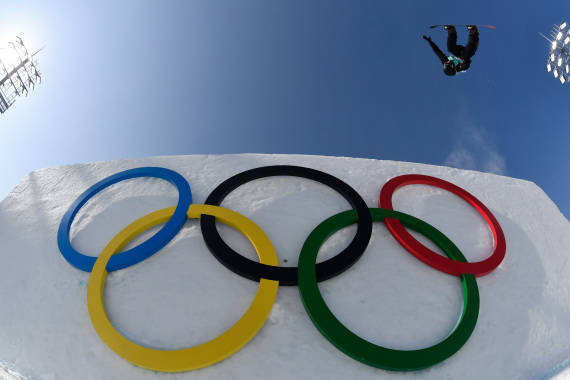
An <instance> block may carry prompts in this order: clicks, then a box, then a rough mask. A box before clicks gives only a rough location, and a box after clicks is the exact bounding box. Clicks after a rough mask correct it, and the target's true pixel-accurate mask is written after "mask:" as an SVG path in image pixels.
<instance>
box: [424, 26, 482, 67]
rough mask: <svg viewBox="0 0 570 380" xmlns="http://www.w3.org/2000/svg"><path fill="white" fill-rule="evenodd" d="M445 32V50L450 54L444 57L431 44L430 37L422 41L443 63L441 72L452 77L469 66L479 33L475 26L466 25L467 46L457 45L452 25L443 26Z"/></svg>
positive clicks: (475, 49)
mask: <svg viewBox="0 0 570 380" xmlns="http://www.w3.org/2000/svg"><path fill="white" fill-rule="evenodd" d="M443 28H444V29H446V30H447V50H448V51H449V52H450V53H451V54H452V55H450V56H446V55H445V54H443V52H442V51H441V50H440V49H439V47H438V46H437V45H436V44H435V43H433V42H432V40H431V37H428V36H425V35H424V36H423V38H424V40H426V41H427V42H429V44H430V46H431V48H432V49H433V51H434V52H435V54H436V55H437V56H438V57H439V59H440V60H441V63H443V72H444V73H445V74H446V75H449V76H453V75H455V74H456V73H458V72H461V71H465V70H467V69H468V68H469V66H471V57H473V55H475V51H477V47H478V46H479V31H478V30H477V26H476V25H467V29H468V30H469V40H468V41H467V45H465V46H462V45H457V31H456V30H455V26H454V25H444V27H443Z"/></svg>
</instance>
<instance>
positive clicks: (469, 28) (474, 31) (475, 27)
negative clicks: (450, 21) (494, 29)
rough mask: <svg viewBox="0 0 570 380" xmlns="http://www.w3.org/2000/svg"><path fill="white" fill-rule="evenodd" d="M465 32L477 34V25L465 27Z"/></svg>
mask: <svg viewBox="0 0 570 380" xmlns="http://www.w3.org/2000/svg"><path fill="white" fill-rule="evenodd" d="M467 30H468V31H469V33H470V34H473V33H477V32H478V30H477V25H467Z"/></svg>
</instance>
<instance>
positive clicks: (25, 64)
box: [0, 37, 42, 113]
mask: <svg viewBox="0 0 570 380" xmlns="http://www.w3.org/2000/svg"><path fill="white" fill-rule="evenodd" d="M40 51H41V49H40V50H38V51H37V52H35V53H34V54H29V53H28V49H26V46H25V45H24V42H23V41H22V39H21V38H20V37H16V40H14V41H10V42H9V43H8V47H2V48H0V113H4V112H6V110H8V108H10V106H11V105H12V104H14V102H15V101H16V97H18V96H22V95H24V96H28V92H30V90H33V89H34V88H35V86H36V85H38V84H40V83H41V80H42V77H41V73H40V71H39V70H38V69H37V60H36V59H35V56H36V54H37V53H39V52H40Z"/></svg>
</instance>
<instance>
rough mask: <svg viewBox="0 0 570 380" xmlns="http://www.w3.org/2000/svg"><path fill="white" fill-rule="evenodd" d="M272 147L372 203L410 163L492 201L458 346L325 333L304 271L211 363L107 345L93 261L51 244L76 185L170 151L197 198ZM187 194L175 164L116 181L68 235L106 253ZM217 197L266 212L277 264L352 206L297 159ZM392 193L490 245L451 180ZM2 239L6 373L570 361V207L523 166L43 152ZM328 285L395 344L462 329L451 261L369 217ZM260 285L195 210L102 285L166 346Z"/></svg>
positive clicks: (235, 240)
mask: <svg viewBox="0 0 570 380" xmlns="http://www.w3.org/2000/svg"><path fill="white" fill-rule="evenodd" d="M275 164H292V165H301V166H306V167H310V168H315V169H319V170H323V171H325V172H327V173H330V174H332V175H335V176H337V177H339V178H341V179H342V180H344V181H345V182H347V183H348V184H350V185H351V186H353V187H354V188H355V189H356V191H358V192H359V193H360V194H361V196H362V197H363V198H364V200H365V201H366V203H367V204H368V205H369V206H370V207H377V206H378V195H379V192H380V188H381V187H382V185H383V184H384V183H385V182H386V181H388V180H389V179H390V178H392V177H394V176H397V175H401V174H409V173H421V174H427V175H432V176H436V177H439V178H442V179H445V180H447V181H450V182H452V183H454V184H456V185H458V186H461V187H463V188H464V189H466V190H467V191H469V192H471V193H472V194H473V195H475V196H476V197H477V198H479V199H480V200H481V201H482V202H483V203H485V204H486V206H487V207H488V208H489V209H490V210H491V211H492V212H493V214H494V215H495V217H496V218H497V219H498V221H499V223H500V224H501V226H502V228H503V230H504V233H505V237H506V241H507V253H506V257H505V260H504V261H503V263H502V264H501V266H500V267H499V268H498V269H497V270H495V271H494V272H492V273H491V274H489V275H487V276H485V277H481V278H479V279H478V281H477V282H478V285H479V292H480V298H481V307H480V313H479V320H478V322H477V326H476V328H475V330H474V332H473V335H472V336H471V338H470V339H469V340H468V342H467V343H466V344H465V346H464V347H463V348H462V349H461V350H460V351H459V352H457V353H456V354H455V355H454V356H452V357H451V358H449V359H447V360H445V361H444V362H442V363H440V364H438V365H435V366H433V367H431V368H428V369H425V370H421V371H415V372H408V373H394V372H389V371H384V370H381V369H375V368H372V367H369V366H366V365H364V364H362V363H360V362H358V361H355V360H353V359H351V358H349V357H348V356H346V355H345V354H343V353H342V352H340V351H339V350H337V349H336V348H335V347H333V345H332V344H331V343H329V342H328V341H327V340H326V339H325V338H324V337H323V336H321V334H320V333H319V332H318V331H317V329H316V327H315V326H314V325H313V324H312V322H311V320H310V319H309V317H308V315H307V314H306V312H305V310H304V308H303V305H302V303H301V300H300V296H299V291H298V288H297V287H281V288H280V289H279V292H278V295H277V300H276V303H275V305H274V306H273V311H272V313H271V316H270V318H269V319H268V321H267V322H266V324H265V326H264V327H263V328H262V330H261V331H260V332H259V334H258V335H257V336H256V337H255V338H254V339H253V340H252V341H251V342H250V343H249V344H247V345H246V346H245V347H244V348H243V349H241V350H240V351H238V352H237V353H236V354H234V355H233V356H231V357H230V358H228V359H226V360H224V361H222V362H220V363H218V364H215V365H213V366H210V367H207V368H205V369H201V370H197V371H192V372H186V373H179V374H162V373H157V372H153V371H148V370H145V369H142V368H139V367H136V366H134V365H132V364H130V363H129V362H127V361H125V360H123V359H122V358H120V357H119V356H117V355H116V354H115V353H113V352H112V351H111V350H110V349H109V348H107V346H106V345H105V344H104V343H103V342H102V341H101V340H100V339H99V337H98V336H97V334H96V333H95V330H94V329H93V327H92V325H91V321H90V319H89V315H88V313H87V300H86V293H87V283H88V281H89V274H88V273H85V272H82V271H79V270H77V269H75V268H73V267H72V266H71V265H70V264H68V263H67V261H65V260H64V258H63V257H62V256H61V254H60V253H59V250H58V247H57V241H56V234H57V228H58V226H59V223H60V220H61V218H62V216H63V214H64V213H65V211H66V210H67V208H68V207H69V206H70V204H71V203H72V202H73V201H74V200H75V199H76V198H77V196H78V195H79V194H81V193H82V192H83V191H84V190H85V189H86V188H88V187H89V186H91V185H92V184H94V183H96V182H97V181H99V180H101V179H103V178H105V177H107V176H108V175H111V174H114V173H116V172H119V171H122V170H125V169H130V168H135V167H140V166H162V167H166V168H169V169H173V170H175V171H177V172H179V173H180V174H182V175H183V176H184V177H185V178H186V179H187V180H188V182H189V183H190V186H191V188H192V193H193V202H194V203H202V202H204V200H205V199H206V197H207V196H208V194H209V193H210V192H211V191H212V190H213V189H214V188H215V187H216V186H217V185H218V184H219V183H221V182H222V181H223V180H225V179H227V178H228V177H230V176H232V175H234V174H236V173H239V172H241V171H243V170H247V169H250V168H255V167H259V166H265V165H275ZM177 198H178V196H177V193H176V189H175V188H174V187H173V186H172V185H170V184H169V183H168V182H166V181H162V180H158V179H146V178H139V179H133V180H129V181H123V182H120V183H118V184H116V185H113V186H112V187H110V188H107V189H106V190H104V191H103V192H101V193H100V194H99V195H97V196H96V197H94V198H92V199H91V200H90V201H89V202H88V203H87V204H86V205H85V206H84V207H83V208H82V210H81V211H80V213H79V214H78V216H77V218H76V219H75V222H74V224H73V226H72V243H73V245H74V247H75V248H76V249H78V250H80V251H81V252H84V253H86V254H89V255H92V256H96V255H97V254H98V252H100V251H101V250H102V248H103V247H104V246H105V245H106V244H107V242H108V241H109V240H110V239H111V238H112V237H113V236H114V235H115V234H116V233H117V232H118V231H120V230H121V229H122V228H123V227H124V226H126V225H127V224H129V223H130V222H132V221H133V220H135V219H137V218H139V217H141V216H143V215H146V214H147V213H149V212H151V211H154V210H157V209H160V208H163V207H168V206H173V205H175V204H176V202H177ZM222 205H223V206H225V207H228V208H231V209H233V210H235V211H238V212H240V213H242V214H244V215H245V216H247V217H249V218H251V219H252V220H253V221H255V222H256V223H257V224H258V225H259V226H261V227H262V228H263V230H264V231H265V232H266V233H267V234H268V236H269V237H270V239H271V240H272V242H273V244H274V246H275V248H276V250H277V253H278V255H279V258H280V263H281V265H284V266H291V265H296V263H297V256H298V253H299V251H300V248H301V246H302V244H303V242H304V240H305V238H306V237H307V236H308V234H309V233H310V232H311V231H312V230H313V228H314V227H315V226H316V225H317V224H319V223H320V222H322V221H323V220H324V219H326V218H327V217H328V216H330V215H333V214H335V213H337V212H340V211H344V210H346V209H348V208H349V205H348V203H347V202H346V201H345V200H344V199H343V198H342V197H341V196H340V195H339V194H337V193H335V192H334V191H333V190H331V189H329V188H328V187H326V186H324V185H321V184H318V183H316V182H313V181H310V180H307V179H301V178H295V177H272V178H267V179H260V180H256V181H254V182H250V183H248V184H245V185H243V186H241V187H239V188H238V189H236V190H235V191H234V192H232V193H231V194H230V195H229V196H228V197H227V198H226V200H225V201H224V202H223V204H222ZM394 207H395V208H396V209H397V210H399V211H403V212H407V213H410V214H412V215H414V216H417V217H419V218H421V219H423V220H425V221H427V222H429V223H431V224H432V225H434V226H436V227H437V228H438V229H440V230H441V231H443V232H444V233H445V234H446V235H447V236H448V237H450V238H451V239H452V240H453V241H454V242H455V243H456V244H457V245H458V247H459V248H460V249H461V250H462V251H463V253H464V254H465V256H466V257H467V258H468V259H469V260H471V261H475V260H480V259H482V258H485V257H486V256H487V255H488V254H489V252H490V250H491V248H492V239H491V234H490V231H489V229H488V228H487V227H486V225H485V223H484V220H483V219H482V218H481V217H480V216H479V214H478V213H477V212H476V211H475V210H474V209H472V208H471V207H470V206H469V205H468V204H467V203H466V202H464V201H462V200H461V199H459V198H458V197H456V196H454V195H453V194H450V193H447V192H445V191H443V190H440V189H437V188H432V187H428V186H423V185H413V186H408V187H405V188H403V189H401V190H398V191H397V192H396V193H395V196H394ZM218 228H219V230H220V231H221V234H222V236H223V237H224V239H225V241H227V242H228V244H230V245H231V246H232V247H234V249H236V250H238V251H240V252H242V253H243V255H244V256H247V257H250V258H253V259H255V258H256V255H255V253H254V251H253V248H252V247H251V246H250V244H249V243H248V242H247V240H246V239H245V238H244V237H242V236H241V235H240V234H239V233H237V232H236V231H234V230H233V229H231V228H229V227H226V226H223V225H221V226H219V227H218ZM354 231H355V227H349V228H346V229H345V230H343V231H341V232H339V233H337V234H335V235H333V236H332V237H331V238H330V239H329V240H328V241H327V243H326V244H325V246H324V247H323V248H322V249H321V251H320V253H319V261H322V260H324V259H325V258H327V257H331V256H332V255H334V254H336V252H339V251H340V250H341V249H342V248H343V247H344V246H345V245H346V244H348V242H349V241H350V240H351V239H352V236H353V235H354ZM145 236H146V237H148V236H149V235H148V234H147V235H145ZM145 236H142V237H141V238H140V239H138V240H137V242H135V243H134V244H138V243H140V242H141V241H142V239H144V238H145ZM416 236H417V235H416ZM0 239H1V241H2V243H3V250H2V255H3V256H4V258H3V260H2V265H1V267H0V300H1V305H2V306H1V307H2V311H1V312H0V326H1V329H0V378H8V379H11V378H20V377H18V376H20V375H18V374H21V376H23V378H27V379H77V378H82V379H125V378H136V379H190V378H191V379H204V378H216V379H229V378H248V379H249V378H254V379H267V378H269V377H270V376H271V378H275V379H298V378H303V379H308V378H339V379H341V378H359V379H387V378H390V379H392V378H395V379H410V378H413V379H423V378H436V379H452V378H459V377H461V378H463V379H483V378H485V379H515V378H516V379H541V378H550V377H555V376H556V377H557V378H561V377H562V376H564V374H565V371H567V368H568V366H569V365H570V323H569V321H570V276H569V274H570V264H569V255H570V223H569V222H568V220H567V219H565V218H564V216H563V215H562V214H561V213H560V212H559V210H558V208H557V207H556V205H555V204H554V203H553V202H552V201H551V200H550V199H549V198H548V197H547V195H546V194H545V193H544V192H543V191H542V190H541V189H540V188H539V187H537V186H536V185H535V184H534V183H532V182H528V181H523V180H518V179H513V178H507V177H503V176H497V175H492V174H485V173H479V172H474V171H466V170H458V169H451V168H447V167H440V166H430V165H423V164H412V163H404V162H393V161H378V160H368V159H354V158H340V157H321V156H300V155H257V154H245V155H221V156H171V157H154V158H145V159H133V160H122V161H111V162H99V163H93V164H81V165H70V166H63V167H56V168H47V169H41V170H37V171H34V172H32V173H30V174H29V175H28V176H26V177H25V178H24V179H23V180H22V181H20V183H19V184H18V185H17V186H16V187H15V188H14V189H13V190H12V191H11V192H10V194H9V195H8V196H7V197H6V198H5V199H4V200H3V201H2V202H1V203H0ZM419 239H421V240H422V241H423V242H424V243H425V244H429V245H430V246H431V247H433V244H431V243H430V242H428V241H427V240H426V239H425V238H422V237H419ZM319 287H320V289H321V292H322V293H323V295H324V297H325V300H326V301H327V303H328V305H329V306H330V308H331V310H332V311H333V313H334V314H335V315H336V316H337V317H338V318H339V319H340V320H341V321H342V322H343V323H344V324H346V326H347V327H348V328H350V329H351V330H353V331H354V332H355V333H357V334H359V335H360V336H362V337H363V338H365V339H368V340H370V341H372V342H374V343H377V344H381V345H384V346H387V347H391V348H397V349H416V348H422V347H425V346H428V345H432V344H434V343H436V342H438V341H440V340H442V339H443V338H444V337H445V336H446V335H447V334H448V333H449V332H451V331H452V330H453V328H454V326H455V323H456V322H457V319H458V317H459V314H460V311H461V307H462V303H463V301H462V295H461V287H460V283H459V280H458V279H457V278H456V277H453V276H449V275H446V274H443V273H440V272H438V271H436V270H434V269H432V268H430V267H428V266H426V265H425V264H423V263H421V262H420V261H418V260H417V259H416V258H414V257H413V256H412V255H410V254H409V253H407V252H406V251H405V250H404V249H403V248H401V247H400V246H399V245H398V243H397V242H396V241H395V240H394V239H393V238H392V237H391V235H390V234H389V233H388V231H387V230H386V228H385V227H384V225H383V224H381V223H375V224H374V230H373V238H372V240H371V243H370V245H369V247H368V249H367V251H366V252H365V254H364V255H363V256H362V258H361V259H360V260H359V261H358V262H357V263H356V264H355V265H354V266H353V267H352V268H351V269H349V270H348V271H346V272H345V273H343V274H342V275H340V276H338V277H335V278H333V279H331V280H328V281H326V282H324V283H321V284H320V285H319ZM256 289H257V284H256V283H254V282H252V281H249V280H247V279H244V278H241V277H239V276H237V275H235V274H234V273H232V272H230V271H229V270H227V269H226V268H225V267H224V266H222V265H221V264H220V263H218V261H217V260H216V259H215V258H214V257H213V256H212V255H211V254H210V253H209V251H208V250H207V248H206V246H205V244H204V242H203V239H202V237H201V233H200V228H199V222H198V221H197V220H192V221H188V222H187V223H186V225H185V227H184V228H183V230H182V231H181V232H180V233H179V234H178V235H177V237H176V238H175V239H174V240H173V241H172V242H171V243H170V244H169V245H168V246H167V247H165V248H164V249H163V250H161V251H160V252H159V253H157V254H155V255H154V256H152V257H150V258H149V259H147V260H145V261H143V262H142V263H140V264H137V265H135V266H133V267H130V268H127V269H124V270H121V271H118V272H114V273H112V274H110V275H109V277H108V279H107V283H106V287H105V303H106V307H107V310H108V313H109V315H110V318H111V320H112V322H113V324H114V325H115V327H116V328H117V329H119V331H121V332H122V333H123V334H124V335H126V336H127V337H129V338H130V339H132V340H134V341H136V342H139V343H141V344H144V345H149V346H152V347H155V348H165V349H169V348H170V349H172V348H182V347H187V346H192V345H197V344H200V343H203V342H205V341H207V340H209V339H212V338H213V337H215V336H217V335H219V334H220V333H222V332H223V331H225V330H226V329H227V328H229V327H230V326H231V325H233V323H234V322H235V321H237V320H238V319H239V317H240V316H241V315H242V314H243V313H244V312H245V310H246V309H247V307H248V306H249V303H250V302H251V301H252V299H253V297H254V294H255V292H256ZM566 374H567V372H566ZM564 377H565V376H564Z"/></svg>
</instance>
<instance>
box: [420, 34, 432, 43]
mask: <svg viewBox="0 0 570 380" xmlns="http://www.w3.org/2000/svg"><path fill="white" fill-rule="evenodd" d="M422 37H423V39H424V40H426V41H428V42H431V37H428V36H426V35H425V34H424V35H423V36H422Z"/></svg>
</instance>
